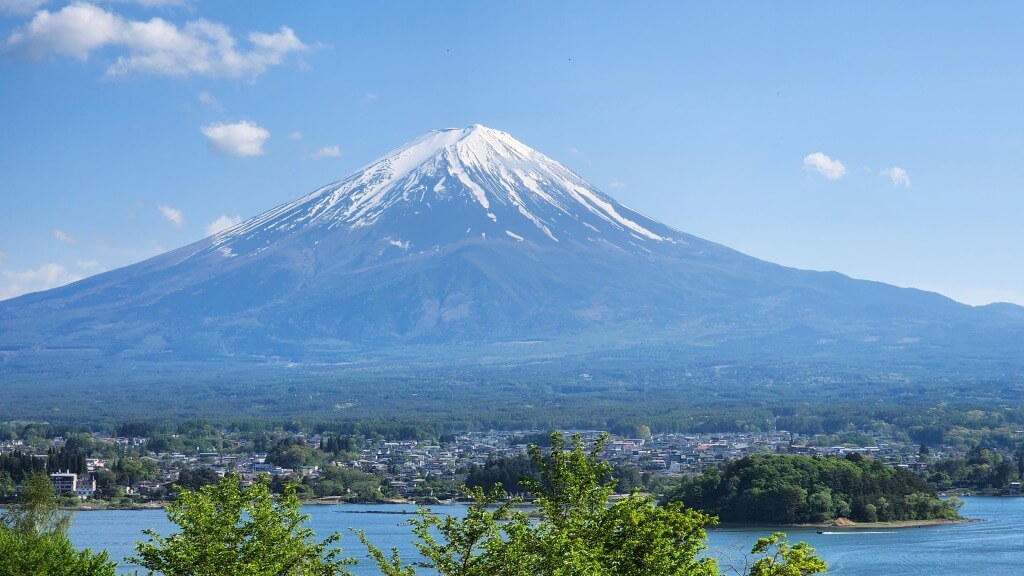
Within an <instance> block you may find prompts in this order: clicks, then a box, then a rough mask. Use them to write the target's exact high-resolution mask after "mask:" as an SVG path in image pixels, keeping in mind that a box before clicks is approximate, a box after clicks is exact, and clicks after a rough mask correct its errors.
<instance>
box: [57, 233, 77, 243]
mask: <svg viewBox="0 0 1024 576" xmlns="http://www.w3.org/2000/svg"><path fill="white" fill-rule="evenodd" d="M53 237H54V238H56V239H57V240H60V241H61V242H67V243H68V244H78V243H79V242H80V240H79V239H78V238H77V237H75V236H73V235H71V234H68V233H67V232H65V231H63V230H54V231H53Z"/></svg>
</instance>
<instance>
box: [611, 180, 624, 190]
mask: <svg viewBox="0 0 1024 576" xmlns="http://www.w3.org/2000/svg"><path fill="white" fill-rule="evenodd" d="M608 187H609V188H625V187H626V183H625V182H620V181H619V180H612V181H611V182H609V183H608Z"/></svg>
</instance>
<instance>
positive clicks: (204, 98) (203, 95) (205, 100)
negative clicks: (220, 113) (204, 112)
mask: <svg viewBox="0 0 1024 576" xmlns="http://www.w3.org/2000/svg"><path fill="white" fill-rule="evenodd" d="M196 99H198V100H199V103H200V104H202V105H203V106H208V107H210V108H213V109H215V110H220V100H217V98H216V97H214V95H213V94H210V93H209V92H207V91H206V90H203V91H202V92H200V93H199V95H198V96H196Z"/></svg>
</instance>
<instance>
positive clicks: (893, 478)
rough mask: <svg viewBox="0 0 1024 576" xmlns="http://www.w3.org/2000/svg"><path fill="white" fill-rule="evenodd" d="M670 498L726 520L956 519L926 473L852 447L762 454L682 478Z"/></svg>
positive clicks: (864, 520) (789, 522)
mask: <svg viewBox="0 0 1024 576" xmlns="http://www.w3.org/2000/svg"><path fill="white" fill-rule="evenodd" d="M667 500H668V501H679V502H683V503H684V504H685V505H686V506H691V507H694V508H697V509H699V510H703V511H705V512H707V513H709V514H715V515H717V516H718V517H720V518H721V519H722V520H723V521H727V522H765V523H781V524H795V523H808V522H828V521H832V520H834V519H836V518H850V519H853V520H856V521H860V522H876V521H893V520H930V519H936V518H948V519H954V518H958V517H959V516H958V515H957V511H956V505H955V503H951V502H946V501H942V500H940V499H939V498H938V497H937V496H936V494H935V489H934V488H932V487H931V486H930V485H929V484H928V483H927V482H925V481H924V480H923V479H922V478H921V477H919V476H917V475H916V474H914V473H913V472H910V471H909V470H905V469H902V468H896V469H893V468H888V467H886V466H885V465H883V464H882V463H880V462H877V461H875V460H870V459H867V458H863V457H860V456H859V455H857V454H851V455H850V456H848V457H846V458H811V457H807V456H789V455H775V454H758V455H754V456H746V457H744V458H740V459H737V460H733V461H730V462H728V463H726V464H725V465H724V466H723V467H722V468H721V469H720V470H718V469H713V470H709V471H707V472H705V473H703V474H701V475H700V476H698V477H696V478H692V479H689V480H686V481H683V482H682V483H681V484H680V486H679V487H678V488H677V489H676V490H675V491H674V492H673V493H672V494H670V495H669V497H668V498H667Z"/></svg>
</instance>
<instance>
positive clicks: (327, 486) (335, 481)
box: [313, 466, 380, 502]
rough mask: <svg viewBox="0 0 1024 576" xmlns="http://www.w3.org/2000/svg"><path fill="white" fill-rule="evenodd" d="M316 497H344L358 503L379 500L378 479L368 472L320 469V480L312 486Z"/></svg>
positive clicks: (341, 468) (336, 467)
mask: <svg viewBox="0 0 1024 576" xmlns="http://www.w3.org/2000/svg"><path fill="white" fill-rule="evenodd" d="M313 494H315V495H316V496H345V497H352V498H354V499H356V500H359V501H360V502H368V501H372V500H376V499H378V498H380V478H379V477H378V476H376V475H374V474H370V473H369V472H363V471H362V470H355V469H352V468H344V467H341V466H325V467H324V468H321V469H320V478H319V479H318V480H317V481H316V483H315V484H313Z"/></svg>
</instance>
